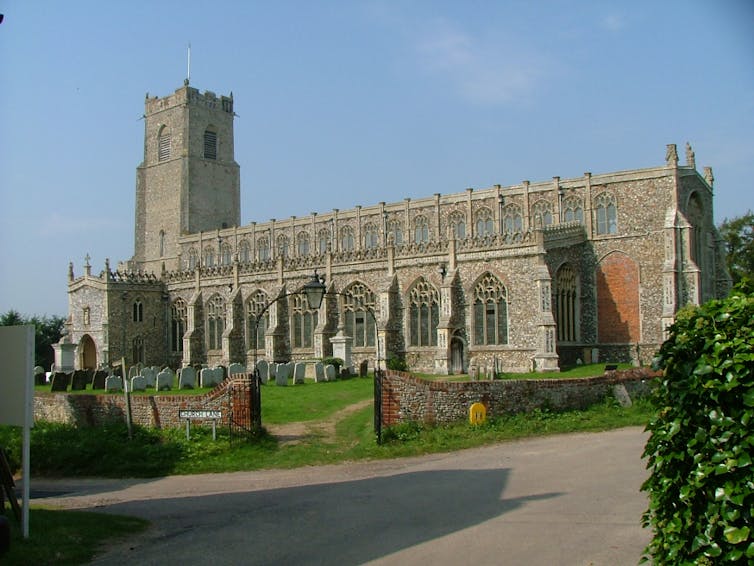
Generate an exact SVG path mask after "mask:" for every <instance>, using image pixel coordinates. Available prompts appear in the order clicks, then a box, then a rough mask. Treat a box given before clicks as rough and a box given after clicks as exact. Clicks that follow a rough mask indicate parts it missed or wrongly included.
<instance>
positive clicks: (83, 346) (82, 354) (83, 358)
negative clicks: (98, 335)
mask: <svg viewBox="0 0 754 566" xmlns="http://www.w3.org/2000/svg"><path fill="white" fill-rule="evenodd" d="M79 365H80V367H81V369H97V346H96V345H95V344H94V340H92V337H91V336H89V335H88V334H84V336H82V337H81V342H80V343H79Z"/></svg>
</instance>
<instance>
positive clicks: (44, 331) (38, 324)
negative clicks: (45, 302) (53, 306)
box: [0, 309, 65, 369]
mask: <svg viewBox="0 0 754 566" xmlns="http://www.w3.org/2000/svg"><path fill="white" fill-rule="evenodd" d="M21 324H33V325H34V329H35V330H34V348H35V356H34V363H35V364H36V365H38V366H42V367H43V368H45V369H47V368H49V367H50V366H51V365H52V363H53V362H54V361H55V352H54V351H53V349H52V345H53V344H56V343H57V342H58V341H60V337H61V336H62V335H63V325H64V324H65V318H64V317H62V316H55V315H53V316H47V315H44V316H36V315H35V316H31V317H27V316H23V315H21V314H20V313H19V312H18V311H16V310H13V309H11V310H9V311H8V312H6V313H4V314H2V315H0V326H18V325H21Z"/></svg>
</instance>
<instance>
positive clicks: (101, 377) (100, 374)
mask: <svg viewBox="0 0 754 566" xmlns="http://www.w3.org/2000/svg"><path fill="white" fill-rule="evenodd" d="M106 378H107V371H106V370H104V369H98V370H97V371H95V372H94V377H93V378H92V389H104V388H105V379H106Z"/></svg>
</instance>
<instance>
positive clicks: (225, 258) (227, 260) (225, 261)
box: [220, 244, 233, 265]
mask: <svg viewBox="0 0 754 566" xmlns="http://www.w3.org/2000/svg"><path fill="white" fill-rule="evenodd" d="M232 258H233V252H232V251H231V249H230V244H222V245H221V246H220V264H221V265H230V264H231V260H232Z"/></svg>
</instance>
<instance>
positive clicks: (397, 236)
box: [387, 220, 403, 246]
mask: <svg viewBox="0 0 754 566" xmlns="http://www.w3.org/2000/svg"><path fill="white" fill-rule="evenodd" d="M387 233H388V237H390V236H392V239H393V244H394V245H396V246H400V245H402V244H403V228H402V227H401V223H400V222H399V221H398V220H391V221H390V222H388V223H387Z"/></svg>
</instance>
